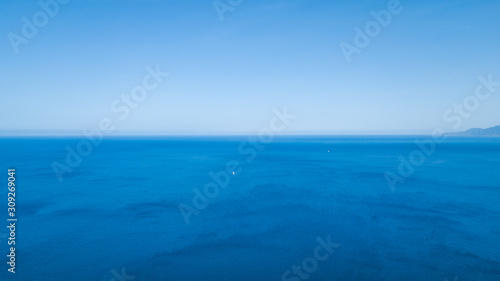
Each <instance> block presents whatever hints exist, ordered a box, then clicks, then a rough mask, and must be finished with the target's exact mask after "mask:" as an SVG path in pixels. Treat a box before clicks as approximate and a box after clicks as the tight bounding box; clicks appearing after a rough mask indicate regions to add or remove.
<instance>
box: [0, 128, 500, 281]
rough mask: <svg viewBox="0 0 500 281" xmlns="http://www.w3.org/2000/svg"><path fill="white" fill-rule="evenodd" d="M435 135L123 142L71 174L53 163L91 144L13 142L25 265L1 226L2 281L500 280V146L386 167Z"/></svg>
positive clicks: (10, 150)
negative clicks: (12, 259)
mask: <svg viewBox="0 0 500 281" xmlns="http://www.w3.org/2000/svg"><path fill="white" fill-rule="evenodd" d="M424 138H425V137H419V136H415V137H276V138H275V139H274V140H273V141H272V142H271V143H268V144H260V145H259V146H258V149H257V148H256V147H254V146H252V145H251V144H249V143H247V138H246V137H129V138H126V137H122V138H119V137H114V138H108V139H105V140H104V141H103V142H102V143H100V144H99V145H98V146H95V147H93V149H92V152H90V154H89V155H87V156H85V157H82V159H81V163H79V164H78V165H76V166H75V167H73V168H72V172H71V173H65V174H64V175H63V178H62V179H63V180H62V181H61V182H60V181H59V179H58V177H57V175H56V174H55V173H54V170H53V167H52V164H53V162H54V161H56V162H60V163H62V164H66V159H65V158H66V156H67V151H66V147H67V146H69V147H72V148H75V147H77V145H78V143H79V142H80V141H81V140H80V139H77V138H39V139H33V138H2V139H0V152H1V158H0V169H2V170H4V171H5V173H4V177H5V180H4V183H6V182H7V169H8V168H16V177H17V179H16V183H17V190H16V197H17V216H18V219H19V221H18V222H17V227H16V232H17V233H16V250H17V255H16V257H17V264H16V274H11V273H8V272H7V268H8V267H7V265H6V260H7V258H6V255H7V250H8V245H7V239H6V235H7V230H6V228H5V227H2V228H1V230H0V251H1V252H2V259H1V260H2V266H1V267H0V269H1V272H0V280H30V281H37V280H54V281H58V280H65V281H68V280H72V281H80V280H85V281H88V280H99V281H112V280H115V281H128V280H135V281H146V280H186V281H187V280H293V281H298V280H436V281H444V280H450V281H451V280H458V281H462V280H500V172H499V171H500V139H486V138H483V139H465V138H450V139H448V140H447V141H446V142H445V143H442V144H437V145H436V147H435V151H434V152H433V153H432V154H430V155H429V156H428V157H426V158H425V162H424V163H423V164H422V165H420V166H418V167H415V170H414V172H413V173H412V174H411V175H410V176H408V177H406V180H405V182H403V183H398V184H397V185H396V186H395V188H394V190H391V188H390V187H389V186H388V184H387V182H386V178H385V177H384V175H385V173H386V172H387V171H390V172H392V173H396V174H397V168H398V166H399V165H400V159H399V158H398V157H399V156H400V155H402V156H403V157H408V155H409V154H410V153H411V152H412V151H415V150H416V149H418V147H417V146H416V145H415V143H414V141H415V140H419V139H424ZM238 148H240V149H238ZM253 156H255V157H254V158H253V159H251V160H249V159H250V158H252V157H253ZM230 161H238V162H239V163H240V164H241V166H240V167H239V168H240V169H238V170H237V169H234V170H237V173H235V175H232V173H230V180H229V183H228V184H227V186H225V187H224V188H220V189H219V190H218V191H219V192H218V194H217V195H216V196H212V197H213V198H207V201H208V203H207V204H206V207H204V208H203V209H195V206H194V204H193V198H194V196H195V194H196V192H195V191H193V189H197V190H200V191H202V192H203V190H204V186H205V185H206V184H207V183H211V182H214V180H213V179H212V177H211V176H210V175H209V174H210V172H214V173H215V174H217V173H219V172H221V171H226V170H227V168H226V165H227V163H228V162H230ZM229 172H231V169H229ZM238 172H239V173H238ZM3 190H4V192H1V193H0V202H4V205H5V206H4V207H2V204H0V208H5V212H4V214H5V219H6V218H7V217H6V213H7V212H6V211H7V210H6V208H7V203H6V202H7V199H6V197H7V188H6V186H5V188H4V189H3ZM202 201H203V200H202ZM202 203H206V201H203V202H202ZM179 204H184V206H190V207H192V208H193V209H195V210H196V211H197V213H196V214H192V215H191V216H189V224H186V221H185V219H184V217H183V215H182V213H181V211H180V210H179ZM4 224H5V225H6V224H7V223H6V221H5V220H4ZM328 239H330V240H331V242H332V243H336V244H338V246H339V247H336V248H335V249H334V250H332V251H331V252H328V251H327V249H326V248H324V247H323V248H320V250H321V255H322V257H324V256H325V255H327V258H325V259H324V260H321V261H319V260H314V257H315V255H314V252H315V250H316V249H317V248H318V246H319V245H320V243H319V242H318V241H319V240H322V241H327V240H328ZM304 261H305V262H306V264H305V266H306V267H308V268H307V269H305V268H304ZM294 265H296V266H301V268H300V269H299V270H300V273H294V269H293V266H294ZM287 270H290V273H289V274H288V275H287V274H285V275H283V274H284V273H286V271H287ZM295 270H297V268H295ZM295 272H298V271H295Z"/></svg>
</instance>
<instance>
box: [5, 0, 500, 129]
mask: <svg viewBox="0 0 500 281" xmlns="http://www.w3.org/2000/svg"><path fill="white" fill-rule="evenodd" d="M42 1H43V2H47V1H48V0H42ZM221 1H222V2H227V0H221ZM37 2H38V0H37V1H14V0H5V1H1V2H0V10H1V11H2V17H1V20H0V22H1V25H0V33H1V34H2V36H3V37H2V38H3V39H2V40H0V54H1V60H0V61H1V64H0V72H1V75H0V77H2V78H1V80H0V81H1V85H2V90H1V92H0V97H1V104H0V131H3V132H4V134H5V133H6V132H7V131H12V130H30V131H31V130H34V131H51V130H72V131H79V130H84V129H94V128H97V127H98V124H99V120H101V119H102V118H104V117H110V118H112V119H113V120H116V123H115V124H116V130H117V131H129V132H137V131H148V132H164V133H174V134H175V133H180V134H182V133H199V134H211V133H221V134H232V133H235V134H236V133H246V132H249V133H252V132H257V131H259V130H260V129H261V128H263V127H265V126H267V123H268V120H269V119H270V118H271V116H272V114H273V113H272V111H273V108H281V107H283V106H286V107H287V108H288V110H289V111H290V112H292V113H294V114H295V115H296V116H297V117H296V119H295V120H294V121H293V122H292V124H291V125H290V126H289V128H288V129H287V130H288V132H289V133H356V134H357V133H360V134H363V133H370V134H371V133H430V132H432V130H433V129H434V128H436V127H444V128H447V126H448V127H449V124H447V123H446V122H444V120H443V113H444V112H445V111H446V110H447V109H448V108H450V107H452V106H453V104H455V103H460V102H462V101H463V100H464V98H466V97H467V96H468V95H471V94H473V93H474V89H475V88H476V86H477V85H478V83H479V82H478V79H477V77H478V76H480V75H483V76H485V77H487V76H488V75H490V74H491V75H492V76H493V80H496V81H500V55H499V53H498V50H499V46H500V44H499V43H500V37H499V36H498V32H499V30H500V20H499V14H500V3H499V2H498V1H472V0H471V1H450V0H446V1H418V0H413V1H404V0H401V2H400V3H401V6H402V7H403V11H402V12H401V13H399V14H397V15H393V16H392V20H391V22H390V24H389V25H388V26H387V27H383V28H382V29H381V32H380V34H379V35H378V36H376V37H375V38H373V39H372V40H371V42H370V44H369V45H368V46H367V47H366V48H364V49H362V50H361V53H360V54H354V55H353V56H352V62H351V63H347V61H346V59H345V57H344V55H343V53H342V51H341V49H340V47H339V44H340V43H341V42H346V43H350V44H353V39H354V35H355V31H354V28H355V27H359V28H364V27H365V25H366V24H367V22H369V21H371V20H372V19H373V17H372V15H371V14H370V11H372V10H374V11H379V10H382V9H386V8H387V4H388V3H389V2H390V1H386V0H384V1H331V0H329V1H326V0H325V1H319V0H316V1H310V0H308V1H306V0H303V1H294V0H288V1H274V0H265V1H264V0H252V1H250V0H244V1H243V2H242V3H241V4H240V5H239V6H237V7H235V8H234V10H233V11H231V12H226V13H225V14H224V16H225V19H224V20H223V21H221V20H220V18H219V16H218V14H217V12H216V10H215V9H214V6H213V5H212V0H207V1H159V0H158V1H139V0H136V1H125V0H121V1H117V0H114V1H94V0H72V1H70V2H69V3H67V4H64V5H62V4H61V5H60V11H59V12H58V14H57V15H55V16H54V17H53V18H49V21H48V23H47V25H46V26H44V27H41V28H39V30H38V33H37V34H36V35H35V36H34V37H33V38H30V39H28V43H27V44H20V45H19V46H18V48H19V53H17V54H16V53H15V52H14V50H13V47H12V45H11V43H10V41H9V37H8V34H9V32H13V33H15V34H18V35H21V34H22V30H21V29H22V27H23V25H24V23H23V21H22V18H23V17H26V18H28V19H29V20H32V18H33V15H34V14H35V13H37V11H40V10H41V7H40V6H39V4H38V3H37ZM157 64H159V65H160V68H161V69H162V71H166V72H169V74H170V76H169V77H168V78H167V79H166V80H165V82H164V83H162V84H161V85H160V86H159V87H158V88H157V89H155V90H154V91H153V92H152V93H151V94H150V95H149V96H148V97H147V99H145V100H144V101H143V102H141V103H140V105H139V106H138V107H137V109H135V110H133V112H132V113H131V114H130V116H129V117H128V118H126V119H125V120H119V119H117V118H116V114H115V113H113V112H112V111H111V110H110V104H111V103H112V102H113V100H115V99H116V98H119V97H120V96H121V95H123V94H129V93H130V91H131V89H132V88H133V87H134V86H137V85H140V84H141V83H142V82H141V81H142V78H143V77H144V75H145V74H146V73H147V72H146V71H145V68H146V66H148V65H149V66H152V67H155V66H156V65H157ZM498 108H500V88H499V89H498V90H497V92H496V94H494V95H493V96H492V97H491V98H490V99H488V100H487V101H484V102H482V103H481V105H480V108H479V110H477V111H476V112H474V113H473V114H472V116H471V117H470V118H468V119H467V120H464V124H463V126H462V127H461V129H468V128H470V127H489V126H494V125H498V124H500V114H498Z"/></svg>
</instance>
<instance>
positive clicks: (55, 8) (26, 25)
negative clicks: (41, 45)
mask: <svg viewBox="0 0 500 281" xmlns="http://www.w3.org/2000/svg"><path fill="white" fill-rule="evenodd" d="M68 2H69V0H48V1H45V2H44V1H42V0H41V1H38V5H39V6H40V8H41V10H39V11H37V12H36V13H34V14H33V16H32V19H31V20H29V19H28V18H27V17H22V18H21V21H22V22H23V27H22V28H21V33H20V34H21V35H18V34H16V33H14V32H9V33H8V34H7V38H8V39H9V42H10V45H11V46H12V49H13V50H14V53H16V54H18V53H19V46H20V45H21V44H28V42H29V39H32V38H34V37H35V36H36V35H37V34H38V29H39V28H42V27H45V26H46V25H47V24H48V23H49V18H53V17H55V16H57V14H58V13H59V10H60V6H59V4H61V5H65V4H67V3H68Z"/></svg>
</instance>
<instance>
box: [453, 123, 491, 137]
mask: <svg viewBox="0 0 500 281" xmlns="http://www.w3.org/2000/svg"><path fill="white" fill-rule="evenodd" d="M448 135H449V136H463V137H500V126H496V127H491V128H487V129H479V128H474V129H470V130H467V131H465V132H457V133H449V134H448Z"/></svg>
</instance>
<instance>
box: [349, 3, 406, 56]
mask: <svg viewBox="0 0 500 281" xmlns="http://www.w3.org/2000/svg"><path fill="white" fill-rule="evenodd" d="M402 11H403V7H402V6H401V5H400V3H399V1H398V0H391V1H390V2H389V3H388V4H387V10H381V11H379V12H375V11H371V12H370V14H371V15H372V17H373V19H374V20H371V21H369V22H367V23H366V24H365V27H364V31H363V30H361V29H360V28H359V27H355V28H354V31H355V32H356V34H355V35H354V40H353V41H354V42H353V43H354V46H353V45H351V44H349V43H346V42H342V43H340V45H339V47H340V50H342V53H343V54H344V57H345V59H346V61H347V63H351V61H352V58H351V57H352V55H353V54H359V53H361V50H362V49H364V48H366V47H368V45H370V42H371V41H372V39H373V38H375V37H377V36H379V34H380V32H381V31H382V27H387V26H389V24H390V23H391V21H392V16H393V15H397V14H399V13H401V12H402Z"/></svg>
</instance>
